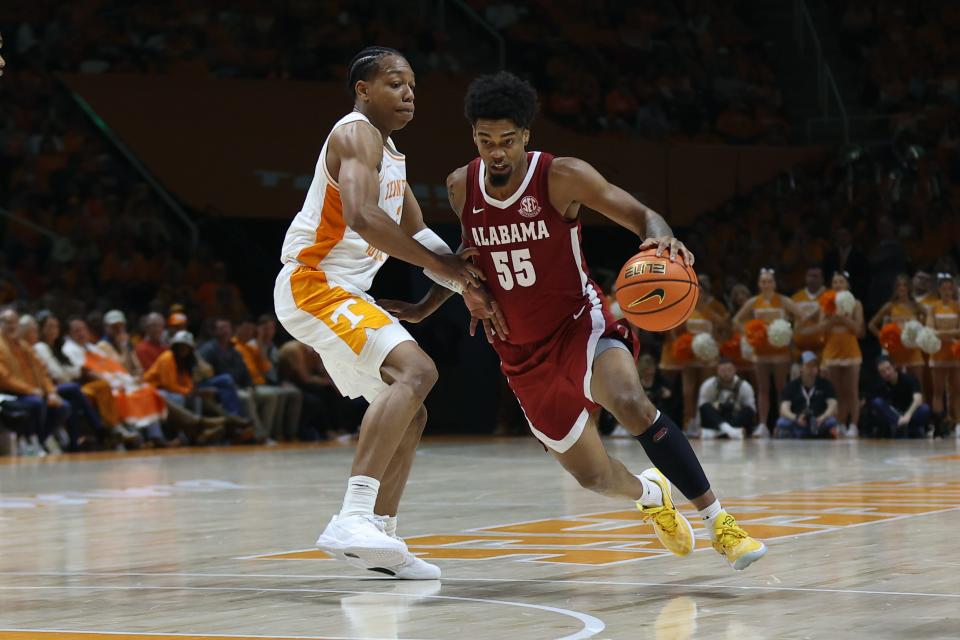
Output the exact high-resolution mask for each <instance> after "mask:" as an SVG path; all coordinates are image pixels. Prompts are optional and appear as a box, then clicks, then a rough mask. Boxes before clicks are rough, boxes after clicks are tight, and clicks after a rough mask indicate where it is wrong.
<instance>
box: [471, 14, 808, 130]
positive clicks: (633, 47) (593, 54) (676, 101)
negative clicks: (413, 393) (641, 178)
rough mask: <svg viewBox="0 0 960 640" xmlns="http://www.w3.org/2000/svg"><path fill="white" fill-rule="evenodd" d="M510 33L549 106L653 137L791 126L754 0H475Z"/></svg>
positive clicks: (550, 110) (578, 121) (581, 122)
mask: <svg viewBox="0 0 960 640" xmlns="http://www.w3.org/2000/svg"><path fill="white" fill-rule="evenodd" d="M470 4H471V5H472V6H474V7H476V8H477V9H478V10H480V11H482V12H483V14H484V15H485V16H486V18H487V21H488V22H490V23H491V24H493V25H494V26H496V27H497V28H498V29H499V31H500V33H501V34H502V35H503V36H505V37H506V39H507V43H508V47H509V51H510V59H511V63H512V64H514V65H516V66H518V67H519V69H518V70H523V71H524V72H526V73H528V74H529V75H530V76H531V78H532V80H533V81H534V84H535V85H536V86H537V87H538V89H540V91H541V94H542V96H543V107H544V112H545V114H546V115H547V116H548V117H551V118H554V119H556V120H558V121H560V122H563V123H566V124H568V125H570V126H572V127H575V128H577V129H580V130H585V131H599V130H616V131H619V132H626V131H633V132H636V133H637V134H639V135H640V136H641V137H644V138H650V139H670V140H694V141H698V142H727V143H734V144H764V143H774V144H777V143H784V142H785V141H786V140H787V139H788V138H789V135H790V126H789V123H788V122H787V121H786V120H785V119H784V117H783V112H782V96H781V92H780V89H779V87H778V86H777V82H776V76H775V74H774V72H773V69H772V67H771V66H770V65H769V64H768V62H767V56H766V55H765V49H764V42H763V38H762V32H760V30H759V29H757V28H756V27H753V26H752V25H751V21H752V16H751V11H750V10H749V9H750V8H749V6H748V3H744V2H737V1H736V0H726V1H721V2H717V1H705V0H685V1H683V2H673V1H668V0H657V1H654V2H643V3H637V2H629V1H626V0H605V1H603V2H588V3H585V2H574V1H564V2H553V1H551V2H546V1H540V2H534V3H514V2H502V1H500V0H472V1H471V2H470Z"/></svg>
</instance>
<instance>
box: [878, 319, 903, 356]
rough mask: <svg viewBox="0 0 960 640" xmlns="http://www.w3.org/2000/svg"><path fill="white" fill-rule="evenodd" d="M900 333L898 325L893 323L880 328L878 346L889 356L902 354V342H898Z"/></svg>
mask: <svg viewBox="0 0 960 640" xmlns="http://www.w3.org/2000/svg"><path fill="white" fill-rule="evenodd" d="M901 332H902V329H900V325H898V324H896V323H895V322H888V323H887V324H885V325H883V326H882V327H881V328H880V346H882V347H883V348H884V349H886V350H887V353H889V354H890V355H894V354H900V353H902V352H903V342H901V341H900V333H901Z"/></svg>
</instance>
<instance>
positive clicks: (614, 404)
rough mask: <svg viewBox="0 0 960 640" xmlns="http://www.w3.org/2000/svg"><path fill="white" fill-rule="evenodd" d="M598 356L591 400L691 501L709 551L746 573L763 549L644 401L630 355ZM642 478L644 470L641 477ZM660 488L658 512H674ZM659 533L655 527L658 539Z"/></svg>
mask: <svg viewBox="0 0 960 640" xmlns="http://www.w3.org/2000/svg"><path fill="white" fill-rule="evenodd" d="M601 342H603V341H601ZM598 353H599V355H598V356H596V358H595V359H594V362H593V373H592V378H591V383H590V390H591V395H592V396H593V399H594V401H595V402H597V403H599V404H600V405H602V406H603V407H604V408H606V409H607V410H608V411H610V412H611V413H612V414H613V415H614V417H616V418H617V421H618V422H620V424H622V425H623V426H624V427H625V428H626V429H627V431H629V432H630V433H632V434H633V435H634V436H635V437H636V438H637V440H638V441H639V442H640V444H641V445H642V446H643V449H644V451H645V452H646V454H647V456H648V457H649V458H650V460H651V461H652V462H653V464H654V465H655V467H656V468H657V469H658V470H659V471H660V472H662V473H663V475H664V476H666V479H668V480H669V481H670V482H672V483H673V484H674V485H675V486H676V487H677V488H678V489H679V490H680V492H681V493H682V494H683V495H684V496H686V497H687V499H688V500H690V501H691V502H693V504H694V505H695V506H696V507H697V509H698V510H699V511H700V514H701V517H702V518H703V520H704V525H705V526H706V528H707V531H708V533H709V534H710V537H711V539H712V540H713V543H714V548H715V549H716V550H717V551H718V552H720V553H721V554H722V555H724V556H725V557H726V558H727V561H728V562H729V563H730V565H731V566H732V567H734V568H735V569H745V568H746V567H747V566H749V565H750V564H752V563H753V562H754V561H755V560H758V559H759V558H760V557H762V556H763V554H764V553H766V546H765V545H764V544H763V543H762V542H759V541H757V540H754V539H752V538H750V537H749V536H748V535H747V533H746V532H745V531H744V530H743V529H742V528H740V527H739V526H738V525H737V523H736V520H735V519H734V518H733V516H730V515H729V514H727V513H726V512H725V511H724V510H723V508H722V507H721V505H720V502H719V501H718V500H717V498H716V496H715V495H714V494H713V491H712V490H711V489H710V483H709V482H708V481H707V477H706V474H705V473H704V472H703V468H702V467H701V466H700V461H699V460H698V459H697V456H696V454H695V453H694V452H693V448H692V447H691V446H690V442H689V441H688V440H687V438H686V437H684V435H683V433H682V432H681V431H680V429H679V428H678V427H677V425H676V423H674V422H673V420H671V419H670V417H669V416H667V415H666V414H663V413H660V412H658V411H657V410H656V408H655V407H654V406H653V403H651V402H650V400H649V399H648V398H647V396H646V394H645V393H644V391H643V386H642V385H641V384H640V377H639V374H638V373H637V369H636V367H635V366H634V362H633V357H632V356H631V354H630V353H629V352H628V351H626V350H625V349H621V348H616V347H613V348H606V349H604V350H602V351H601V350H600V349H598ZM646 475H647V473H646V472H644V474H643V476H646ZM641 482H642V483H643V480H642V479H641ZM644 484H645V489H648V487H647V486H646V483H644ZM660 489H661V491H662V493H663V497H664V501H663V505H662V507H660V508H661V509H665V510H670V509H672V510H673V511H674V512H676V510H675V509H673V504H672V500H668V497H669V493H670V487H669V484H667V483H666V482H663V483H661V485H660ZM641 503H642V504H643V508H641V511H642V512H644V511H646V510H647V509H657V507H650V506H649V505H648V504H647V501H644V500H643V499H641ZM677 515H679V514H677ZM681 517H682V516H681ZM659 518H663V516H658V518H657V519H655V521H654V522H655V525H656V523H657V521H658V519H659ZM655 528H656V527H655ZM660 533H661V532H660V530H659V528H657V534H658V537H659V536H660ZM662 539H663V538H662V537H661V540H662Z"/></svg>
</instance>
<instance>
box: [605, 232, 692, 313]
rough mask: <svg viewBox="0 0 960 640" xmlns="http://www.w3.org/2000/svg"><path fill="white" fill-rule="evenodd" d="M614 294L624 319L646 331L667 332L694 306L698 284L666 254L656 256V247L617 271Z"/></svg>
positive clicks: (679, 261)
mask: <svg viewBox="0 0 960 640" xmlns="http://www.w3.org/2000/svg"><path fill="white" fill-rule="evenodd" d="M614 295H615V296H616V298H617V302H618V303H619V304H620V310H621V311H622V312H623V315H624V317H625V318H627V320H629V321H630V322H631V323H632V324H633V325H635V326H636V327H638V328H640V329H644V330H645V331H668V330H670V329H673V328H674V327H678V326H680V325H681V324H683V323H684V322H686V320H687V318H689V317H690V314H691V313H693V309H694V307H696V306H697V300H698V299H699V298H700V284H699V282H697V274H696V272H694V270H693V269H691V268H690V267H688V266H687V265H686V264H685V263H684V262H683V260H682V259H680V258H679V257H678V258H677V260H676V261H675V262H671V261H670V257H669V252H668V251H666V250H665V251H664V253H663V255H662V256H661V257H659V258H658V257H657V250H656V248H653V249H645V250H643V251H641V252H640V253H638V254H637V255H635V256H633V257H632V258H630V259H629V260H627V263H626V264H625V265H623V268H622V269H621V270H620V275H619V276H617V285H616V288H615V289H614Z"/></svg>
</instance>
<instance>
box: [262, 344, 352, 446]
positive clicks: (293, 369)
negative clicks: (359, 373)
mask: <svg viewBox="0 0 960 640" xmlns="http://www.w3.org/2000/svg"><path fill="white" fill-rule="evenodd" d="M277 370H278V372H279V374H280V380H282V381H283V382H285V383H289V384H292V385H294V386H296V387H297V389H299V390H300V392H301V393H302V394H303V419H302V421H301V425H300V433H299V437H300V439H301V440H306V441H314V440H324V439H326V438H327V432H328V431H341V430H352V429H353V428H354V427H356V425H358V424H359V417H358V416H357V415H355V414H358V413H359V412H360V411H359V409H356V405H355V404H353V402H354V401H350V400H347V399H345V398H343V397H342V396H341V395H340V392H338V391H337V389H336V387H335V386H334V384H333V380H331V379H330V376H329V375H327V372H326V370H325V369H324V368H323V362H322V361H321V360H320V356H319V355H317V352H316V351H314V350H313V349H311V348H310V347H308V346H307V345H305V344H303V343H302V342H299V341H297V340H290V341H288V342H285V343H284V344H283V345H282V346H281V347H280V349H279V350H278V363H277Z"/></svg>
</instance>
